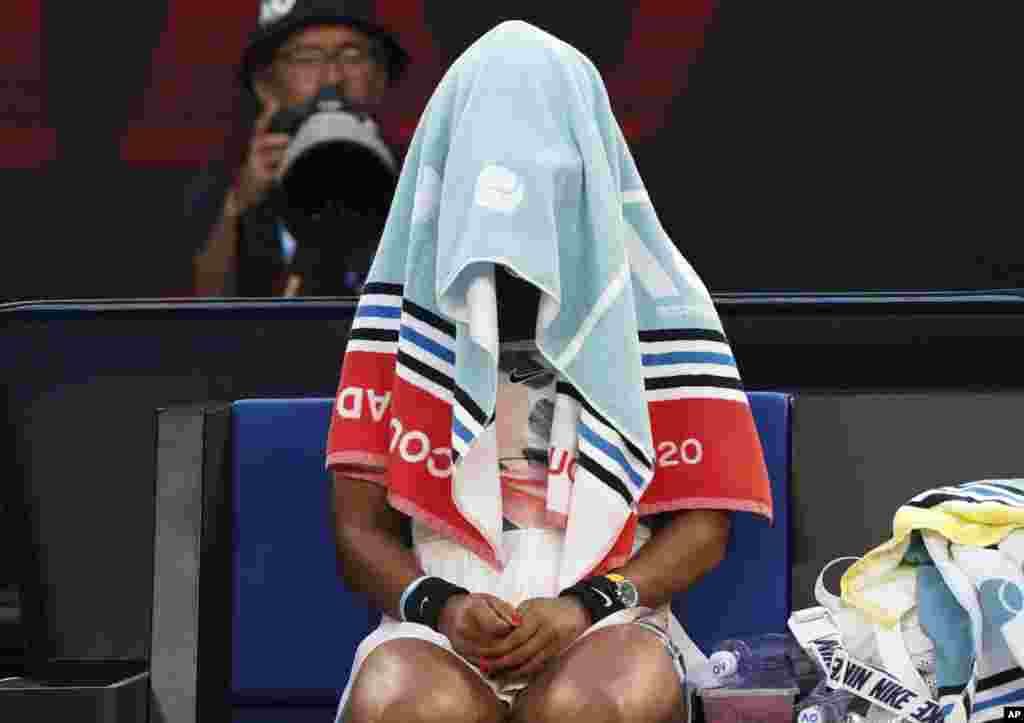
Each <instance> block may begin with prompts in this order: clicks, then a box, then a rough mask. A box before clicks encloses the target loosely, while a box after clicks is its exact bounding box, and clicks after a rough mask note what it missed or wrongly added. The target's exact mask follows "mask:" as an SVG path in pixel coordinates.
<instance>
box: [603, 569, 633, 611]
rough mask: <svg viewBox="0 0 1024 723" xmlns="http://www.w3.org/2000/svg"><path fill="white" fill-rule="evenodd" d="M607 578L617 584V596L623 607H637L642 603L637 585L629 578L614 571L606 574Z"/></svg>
mask: <svg viewBox="0 0 1024 723" xmlns="http://www.w3.org/2000/svg"><path fill="white" fill-rule="evenodd" d="M605 578H606V579H608V580H611V581H612V584H613V585H614V586H615V596H616V597H618V599H619V602H620V603H622V606H623V607H625V608H635V607H636V606H637V605H638V604H639V603H640V594H639V593H638V592H637V590H636V585H634V584H633V583H632V582H631V581H630V580H629V579H627V578H625V577H623V576H622V575H618V574H616V573H613V572H609V573H608V574H606V575H605Z"/></svg>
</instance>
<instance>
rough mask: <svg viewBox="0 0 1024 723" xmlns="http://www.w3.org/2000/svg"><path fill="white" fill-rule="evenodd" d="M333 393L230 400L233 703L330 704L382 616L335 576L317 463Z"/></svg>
mask: <svg viewBox="0 0 1024 723" xmlns="http://www.w3.org/2000/svg"><path fill="white" fill-rule="evenodd" d="M331 408H332V400H331V399H266V400H263V399H254V400H245V401H239V402H235V404H234V408H233V415H234V439H233V443H232V446H233V454H234V459H233V462H232V464H233V465H234V474H233V478H234V480H233V481H234V486H235V489H234V520H235V521H234V535H235V540H234V542H235V552H234V559H235V568H234V574H235V595H234V597H235V601H234V616H233V618H234V619H233V626H234V630H233V643H232V646H233V651H232V652H233V656H232V659H233V660H232V675H231V689H232V694H233V698H234V699H235V701H236V702H247V701H252V702H259V701H263V700H268V701H269V700H274V701H294V702H299V703H307V704H308V703H315V702H323V703H324V704H325V705H326V704H328V703H329V702H330V701H332V700H333V704H337V700H338V697H339V696H340V694H341V690H342V689H343V688H344V686H345V683H346V682H347V680H348V675H349V669H350V666H351V663H352V655H353V653H354V652H355V649H356V647H357V646H358V645H359V642H360V641H361V640H362V639H363V638H364V637H365V636H366V634H367V633H369V632H370V631H371V630H372V629H373V628H374V627H376V625H377V623H378V622H379V621H380V614H379V613H376V612H374V611H373V610H371V608H370V607H369V606H368V605H367V604H366V602H365V601H363V600H362V599H361V598H360V597H357V596H356V595H355V594H353V593H351V592H349V591H348V590H347V589H346V588H345V586H344V585H343V584H342V583H341V581H340V580H339V578H338V567H337V562H336V559H337V558H336V557H335V546H334V540H333V536H332V535H333V532H332V531H333V525H332V523H331V519H330V516H331V486H330V479H329V477H328V475H327V473H326V471H325V469H324V458H325V455H324V449H325V445H326V437H327V425H328V423H329V421H330V414H331Z"/></svg>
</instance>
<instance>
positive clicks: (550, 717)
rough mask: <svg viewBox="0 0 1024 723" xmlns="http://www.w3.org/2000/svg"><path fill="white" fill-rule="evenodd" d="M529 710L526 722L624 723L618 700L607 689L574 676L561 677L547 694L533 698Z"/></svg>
mask: <svg viewBox="0 0 1024 723" xmlns="http://www.w3.org/2000/svg"><path fill="white" fill-rule="evenodd" d="M530 702H531V705H530V706H529V710H524V711H522V713H523V714H524V715H523V716H521V720H522V721H523V723H525V722H526V721H529V723H565V722H566V721H572V720H585V721H587V723H622V722H624V721H625V720H626V719H625V718H622V717H620V715H619V708H620V706H619V705H618V703H617V701H616V700H615V699H614V696H613V695H611V693H610V692H609V691H607V690H603V689H601V688H599V687H597V686H594V685H592V684H591V683H590V682H587V681H582V680H579V679H577V678H574V677H571V676H562V677H560V678H557V679H555V680H553V681H551V683H550V684H549V685H548V686H547V687H546V688H545V690H544V692H543V693H542V694H541V695H539V696H537V697H535V698H534V699H532V700H531V701H530Z"/></svg>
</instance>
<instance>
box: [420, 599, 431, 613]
mask: <svg viewBox="0 0 1024 723" xmlns="http://www.w3.org/2000/svg"><path fill="white" fill-rule="evenodd" d="M429 599H430V596H429V595H428V596H427V597H425V598H423V600H421V601H420V617H423V615H424V612H423V608H425V607H426V606H427V600H429Z"/></svg>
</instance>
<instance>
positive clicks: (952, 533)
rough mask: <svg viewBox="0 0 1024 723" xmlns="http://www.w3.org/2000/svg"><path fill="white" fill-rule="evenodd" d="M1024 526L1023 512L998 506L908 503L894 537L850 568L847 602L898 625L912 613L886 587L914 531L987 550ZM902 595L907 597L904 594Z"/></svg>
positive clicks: (843, 591) (881, 621) (872, 616)
mask: <svg viewBox="0 0 1024 723" xmlns="http://www.w3.org/2000/svg"><path fill="white" fill-rule="evenodd" d="M1021 528H1024V508H1019V507H1009V506H1007V505H1003V504H999V503H996V502H966V501H959V500H951V501H946V502H942V503H939V504H937V505H936V506H935V507H930V508H922V507H912V506H909V505H904V506H902V507H900V508H899V510H897V511H896V515H895V517H894V518H893V536H892V539H890V540H888V541H887V542H885V543H883V544H881V545H879V546H878V547H876V548H875V549H873V550H871V551H870V552H868V553H867V554H866V555H864V557H862V558H861V559H860V560H858V561H857V562H855V563H854V564H853V565H851V566H850V567H849V569H847V571H846V573H845V574H844V575H843V578H842V582H841V583H840V589H841V597H842V599H843V601H844V602H845V603H847V604H848V605H851V606H853V607H855V608H857V609H858V610H861V611H862V612H863V613H864V614H865V615H867V616H868V617H869V618H870V619H871V620H872V621H874V622H876V623H879V624H881V625H884V626H886V627H889V628H891V627H894V626H895V625H896V624H897V623H899V621H900V619H901V618H902V617H903V615H905V614H906V613H907V612H909V611H910V610H911V609H913V607H914V606H913V603H912V602H911V604H910V605H909V607H908V606H907V605H906V604H905V601H902V600H899V599H896V598H893V597H892V596H891V595H890V594H888V593H887V590H886V583H888V582H890V581H891V580H892V579H893V577H892V576H893V575H898V574H899V570H901V569H906V570H908V571H912V569H913V568H912V567H911V566H909V565H903V564H902V561H903V556H904V554H905V553H906V551H907V547H908V546H909V544H910V533H911V532H913V531H914V530H934V531H935V532H937V533H939V534H940V535H942V536H943V537H945V538H946V539H948V540H950V541H951V542H954V543H957V544H961V545H975V546H978V547H987V546H988V545H995V544H998V543H1000V542H1002V541H1003V540H1004V539H1006V537H1007V536H1008V535H1009V534H1010V533H1011V532H1014V531H1015V530H1018V529H1021ZM900 597H902V596H900Z"/></svg>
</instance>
